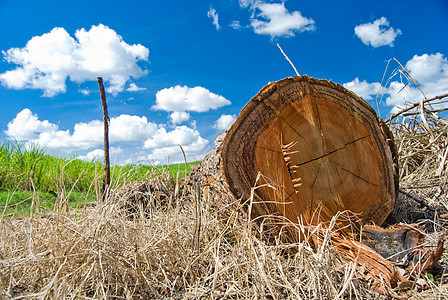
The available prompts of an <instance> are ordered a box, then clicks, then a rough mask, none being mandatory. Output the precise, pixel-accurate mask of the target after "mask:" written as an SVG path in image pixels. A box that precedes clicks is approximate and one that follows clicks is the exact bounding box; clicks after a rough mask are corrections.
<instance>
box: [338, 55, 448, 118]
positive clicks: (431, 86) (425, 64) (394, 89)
mask: <svg viewBox="0 0 448 300" xmlns="http://www.w3.org/2000/svg"><path fill="white" fill-rule="evenodd" d="M405 68H406V69H407V71H408V72H409V74H410V75H411V76H412V78H413V79H414V80H416V82H417V83H418V84H419V86H420V88H421V89H422V91H423V92H424V93H425V95H426V97H427V98H431V97H435V96H438V95H442V94H445V93H448V59H447V58H446V57H444V55H443V54H441V53H436V54H423V55H415V56H414V57H413V58H412V59H411V60H409V61H408V62H407V63H406V64H405ZM399 74H401V73H399ZM406 76H407V75H406V74H404V73H403V74H401V76H398V75H395V78H389V84H388V86H386V87H383V88H382V89H381V94H380V95H382V96H385V98H386V100H385V105H386V106H389V107H392V108H391V112H392V113H394V112H397V111H398V110H399V109H400V108H402V107H404V106H405V105H406V104H410V103H415V102H418V101H420V100H421V99H423V98H424V96H423V94H422V93H421V91H420V90H419V89H418V87H417V86H415V84H414V83H413V82H412V81H410V82H409V84H408V79H407V78H406ZM396 78H397V79H398V80H397V79H396ZM394 79H395V80H394ZM405 85H406V87H405ZM344 87H346V88H348V89H351V90H353V91H354V92H355V93H357V94H358V95H360V96H362V97H364V98H365V99H372V97H371V96H373V95H376V94H377V92H378V88H379V87H380V83H379V82H374V83H368V82H366V81H362V82H360V81H359V79H358V78H355V79H354V80H353V81H351V82H347V83H345V84H344Z"/></svg>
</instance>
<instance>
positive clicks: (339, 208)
mask: <svg viewBox="0 0 448 300" xmlns="http://www.w3.org/2000/svg"><path fill="white" fill-rule="evenodd" d="M217 146H218V147H216V148H215V149H214V150H213V151H212V152H210V153H209V154H208V155H207V156H206V157H205V158H204V159H203V160H202V162H201V164H200V165H199V166H198V167H197V168H196V169H195V170H194V171H193V172H192V173H191V174H190V175H189V176H188V178H187V180H186V181H185V184H186V187H188V186H190V191H194V190H195V188H196V187H197V186H198V185H200V186H201V187H202V191H201V194H202V196H203V199H206V201H207V202H208V203H209V204H210V205H211V206H212V207H214V208H215V209H217V211H218V212H219V214H220V215H221V216H223V217H230V216H231V215H234V213H235V212H238V213H239V216H240V218H241V219H242V220H244V221H251V220H254V219H256V220H260V221H261V222H263V226H264V228H266V224H267V223H266V222H268V224H269V225H272V228H273V229H274V230H269V232H270V234H272V232H274V233H275V232H277V233H280V232H281V233H282V235H283V236H286V237H287V239H292V240H297V239H303V238H305V239H307V240H308V241H310V242H311V244H312V245H314V247H315V248H316V250H317V249H319V248H320V247H322V246H325V245H330V247H331V249H332V250H333V251H335V252H337V253H338V254H339V256H340V258H341V259H342V260H343V261H346V262H350V263H353V264H354V265H355V268H356V269H357V270H358V273H359V274H361V276H363V277H364V279H365V280H366V281H369V282H370V283H371V284H372V287H373V288H374V289H375V290H377V291H379V292H382V293H389V292H391V289H392V288H395V287H397V285H399V283H400V282H401V283H402V282H405V281H406V280H409V279H412V276H413V273H415V271H414V270H416V269H417V268H416V264H417V263H418V265H419V268H418V270H419V272H418V274H420V272H421V271H422V272H425V271H429V270H430V269H431V268H432V267H433V266H434V264H435V263H436V262H437V260H438V259H439V258H440V255H441V253H442V252H443V251H444V247H443V241H444V239H445V236H443V237H442V238H441V239H440V240H439V243H438V245H437V248H436V250H435V251H429V250H425V249H423V248H422V244H423V237H422V236H421V235H420V233H419V232H420V231H419V230H418V229H417V228H413V227H412V226H409V225H406V226H399V225H396V226H394V227H390V228H388V229H384V228H381V227H379V226H381V225H382V224H383V222H384V221H385V219H386V218H387V216H388V215H389V214H390V213H391V211H392V209H393V207H394V203H395V200H396V197H397V194H398V164H397V161H398V159H397V151H396V148H395V145H394V141H393V135H392V133H391V132H390V131H389V129H388V127H387V126H385V124H384V123H383V122H382V120H381V119H378V118H377V116H376V113H375V111H374V110H373V109H372V108H371V106H370V105H369V104H368V103H367V102H365V101H364V100H363V99H362V98H360V97H358V96H357V95H355V94H354V93H353V92H351V91H349V90H347V89H345V88H344V87H342V86H341V85H338V84H335V83H332V82H328V81H325V80H318V79H313V78H309V77H307V76H296V77H293V78H286V79H283V80H280V81H278V82H274V83H270V84H268V85H267V86H265V87H264V88H263V89H262V90H261V91H260V92H259V93H258V94H257V95H256V96H255V97H254V98H252V100H250V102H249V103H248V104H247V105H246V106H245V107H244V108H243V109H242V111H241V113H240V115H239V117H238V118H237V120H236V121H235V122H234V124H233V125H232V126H231V128H230V129H229V131H228V132H227V133H226V135H225V137H219V138H218V140H217ZM187 189H188V188H187ZM241 207H245V208H247V209H246V210H241V209H240V208H241ZM353 216H356V224H355V223H353V222H352V221H353ZM285 219H287V220H289V221H288V222H285ZM272 220H279V221H278V222H277V223H275V221H274V223H273V224H272ZM265 221H266V222H265ZM338 222H339V223H338ZM291 224H301V225H305V226H290V225H291ZM285 225H286V226H285ZM340 225H342V226H340ZM358 225H360V226H358ZM331 226H333V227H331ZM268 227H269V226H268ZM276 228H277V229H278V230H275V229H276ZM297 228H301V230H297ZM304 228H307V229H308V232H306V230H304ZM269 229H271V228H269ZM329 232H330V234H328V233H329ZM283 233H286V234H283ZM414 258H420V259H419V260H418V261H416V260H415V259H414ZM396 266H399V267H400V268H402V269H406V271H407V272H408V273H407V274H408V276H407V279H405V278H404V277H403V276H402V275H400V274H399V273H398V272H397V270H396Z"/></svg>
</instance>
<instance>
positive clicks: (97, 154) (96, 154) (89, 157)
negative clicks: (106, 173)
mask: <svg viewBox="0 0 448 300" xmlns="http://www.w3.org/2000/svg"><path fill="white" fill-rule="evenodd" d="M121 153H123V149H121V148H119V147H118V148H117V147H111V148H110V149H109V157H111V160H112V162H113V161H114V160H115V157H116V156H117V155H118V154H121ZM77 158H78V159H81V160H85V161H103V160H104V150H103V149H95V150H92V151H90V152H88V153H87V154H86V155H78V156H77Z"/></svg>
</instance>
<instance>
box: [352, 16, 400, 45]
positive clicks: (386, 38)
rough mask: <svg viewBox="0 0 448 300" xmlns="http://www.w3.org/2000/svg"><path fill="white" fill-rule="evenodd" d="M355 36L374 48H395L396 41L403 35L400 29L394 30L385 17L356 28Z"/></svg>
mask: <svg viewBox="0 0 448 300" xmlns="http://www.w3.org/2000/svg"><path fill="white" fill-rule="evenodd" d="M355 34H356V35H357V36H358V37H359V38H360V39H361V41H362V42H363V43H364V44H365V45H367V46H369V45H370V46H372V47H374V48H376V47H380V46H386V45H388V46H390V47H393V46H394V41H395V38H396V37H397V36H399V35H400V34H401V30H400V29H397V30H395V29H393V28H392V27H390V26H389V22H388V21H387V19H386V18H385V17H381V18H380V19H378V20H375V21H374V22H373V23H366V24H361V25H358V26H356V27H355Z"/></svg>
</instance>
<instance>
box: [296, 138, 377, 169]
mask: <svg viewBox="0 0 448 300" xmlns="http://www.w3.org/2000/svg"><path fill="white" fill-rule="evenodd" d="M368 136H369V135H366V136H363V137H360V138H357V139H355V140H353V141H351V142H347V143H345V144H344V146H343V147H339V148H336V149H334V150H331V151H330V152H328V153H325V154H323V155H320V156H318V157H315V158H312V159H310V160H307V161H305V162H301V163H298V164H296V165H294V166H297V167H300V166H303V165H306V164H308V163H310V162H313V161H316V160H320V159H322V158H324V157H327V156H330V155H331V154H334V153H336V152H338V151H341V150H344V149H345V148H346V147H347V146H349V145H351V144H354V143H356V142H358V141H360V140H363V139H365V138H367V137H368Z"/></svg>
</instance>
